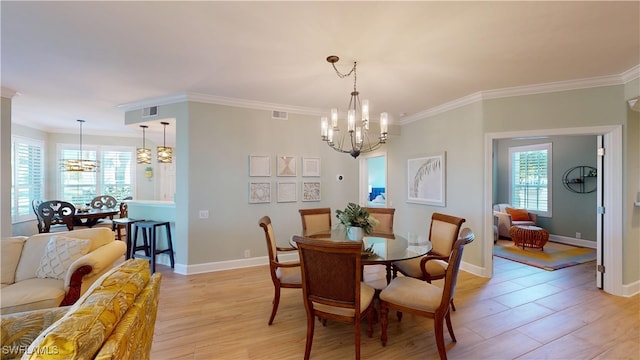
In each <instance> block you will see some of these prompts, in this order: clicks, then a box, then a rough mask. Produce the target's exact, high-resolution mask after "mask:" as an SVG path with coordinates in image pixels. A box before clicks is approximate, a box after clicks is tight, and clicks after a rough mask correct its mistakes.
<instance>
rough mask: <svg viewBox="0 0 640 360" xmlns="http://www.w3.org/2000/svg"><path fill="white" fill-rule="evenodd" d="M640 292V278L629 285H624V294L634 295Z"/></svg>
mask: <svg viewBox="0 0 640 360" xmlns="http://www.w3.org/2000/svg"><path fill="white" fill-rule="evenodd" d="M637 294H640V280H639V281H636V282H633V283H631V284H628V285H622V296H624V297H632V296H634V295H637Z"/></svg>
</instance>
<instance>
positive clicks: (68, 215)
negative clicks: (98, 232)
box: [37, 200, 76, 233]
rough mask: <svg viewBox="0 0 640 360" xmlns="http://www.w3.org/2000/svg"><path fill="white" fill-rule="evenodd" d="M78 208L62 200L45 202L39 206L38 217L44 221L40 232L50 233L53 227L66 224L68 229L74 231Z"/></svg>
mask: <svg viewBox="0 0 640 360" xmlns="http://www.w3.org/2000/svg"><path fill="white" fill-rule="evenodd" d="M75 214H76V207H75V206H73V204H71V203H70V202H66V201H62V200H50V201H43V202H42V203H40V205H38V209H37V216H38V218H41V219H42V224H41V228H40V229H39V230H41V231H40V232H42V233H48V232H50V231H51V226H52V225H57V224H64V225H66V228H67V229H68V230H69V231H71V230H73V217H74V215H75Z"/></svg>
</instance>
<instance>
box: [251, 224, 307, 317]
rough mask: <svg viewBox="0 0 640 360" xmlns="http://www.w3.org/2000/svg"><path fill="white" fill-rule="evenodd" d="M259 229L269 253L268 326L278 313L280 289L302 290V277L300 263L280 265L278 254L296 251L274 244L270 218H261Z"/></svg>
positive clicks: (274, 238) (274, 239)
mask: <svg viewBox="0 0 640 360" xmlns="http://www.w3.org/2000/svg"><path fill="white" fill-rule="evenodd" d="M259 225H260V227H262V228H263V229H264V236H265V239H266V240H267V250H268V252H269V273H270V274H271V281H272V282H273V288H274V295H273V308H272V310H271V316H270V317H269V325H271V324H272V323H273V319H274V318H275V317H276V312H277V311H278V305H279V304H280V289H281V288H294V289H300V288H302V275H301V273H300V263H299V262H291V263H282V262H280V260H279V259H278V252H288V251H297V249H295V248H293V247H286V248H285V247H279V246H278V245H277V244H276V237H275V234H274V232H273V226H272V225H271V218H270V217H268V216H263V217H262V218H260V221H259Z"/></svg>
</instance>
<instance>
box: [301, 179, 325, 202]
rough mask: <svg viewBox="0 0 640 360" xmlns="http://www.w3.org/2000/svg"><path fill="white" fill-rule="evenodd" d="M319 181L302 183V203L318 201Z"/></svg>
mask: <svg viewBox="0 0 640 360" xmlns="http://www.w3.org/2000/svg"><path fill="white" fill-rule="evenodd" d="M320 199H321V198H320V181H303V182H302V201H320Z"/></svg>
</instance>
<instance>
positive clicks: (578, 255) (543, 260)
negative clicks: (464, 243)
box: [493, 240, 596, 271]
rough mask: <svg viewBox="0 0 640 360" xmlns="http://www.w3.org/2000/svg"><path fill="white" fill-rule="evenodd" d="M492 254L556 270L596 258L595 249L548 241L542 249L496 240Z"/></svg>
mask: <svg viewBox="0 0 640 360" xmlns="http://www.w3.org/2000/svg"><path fill="white" fill-rule="evenodd" d="M493 255H495V256H498V257H501V258H504V259H507V260H511V261H517V262H519V263H523V264H526V265H530V266H535V267H538V268H540V269H544V270H549V271H553V270H558V269H562V268H566V267H569V266H574V265H578V264H582V263H585V262H588V261H593V260H595V259H596V249H589V248H582V247H576V246H570V245H564V244H559V243H554V242H548V243H547V244H546V245H545V246H544V251H540V249H530V248H525V250H522V247H516V246H515V245H514V244H513V242H512V241H510V240H498V242H497V243H496V245H495V246H494V247H493Z"/></svg>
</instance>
